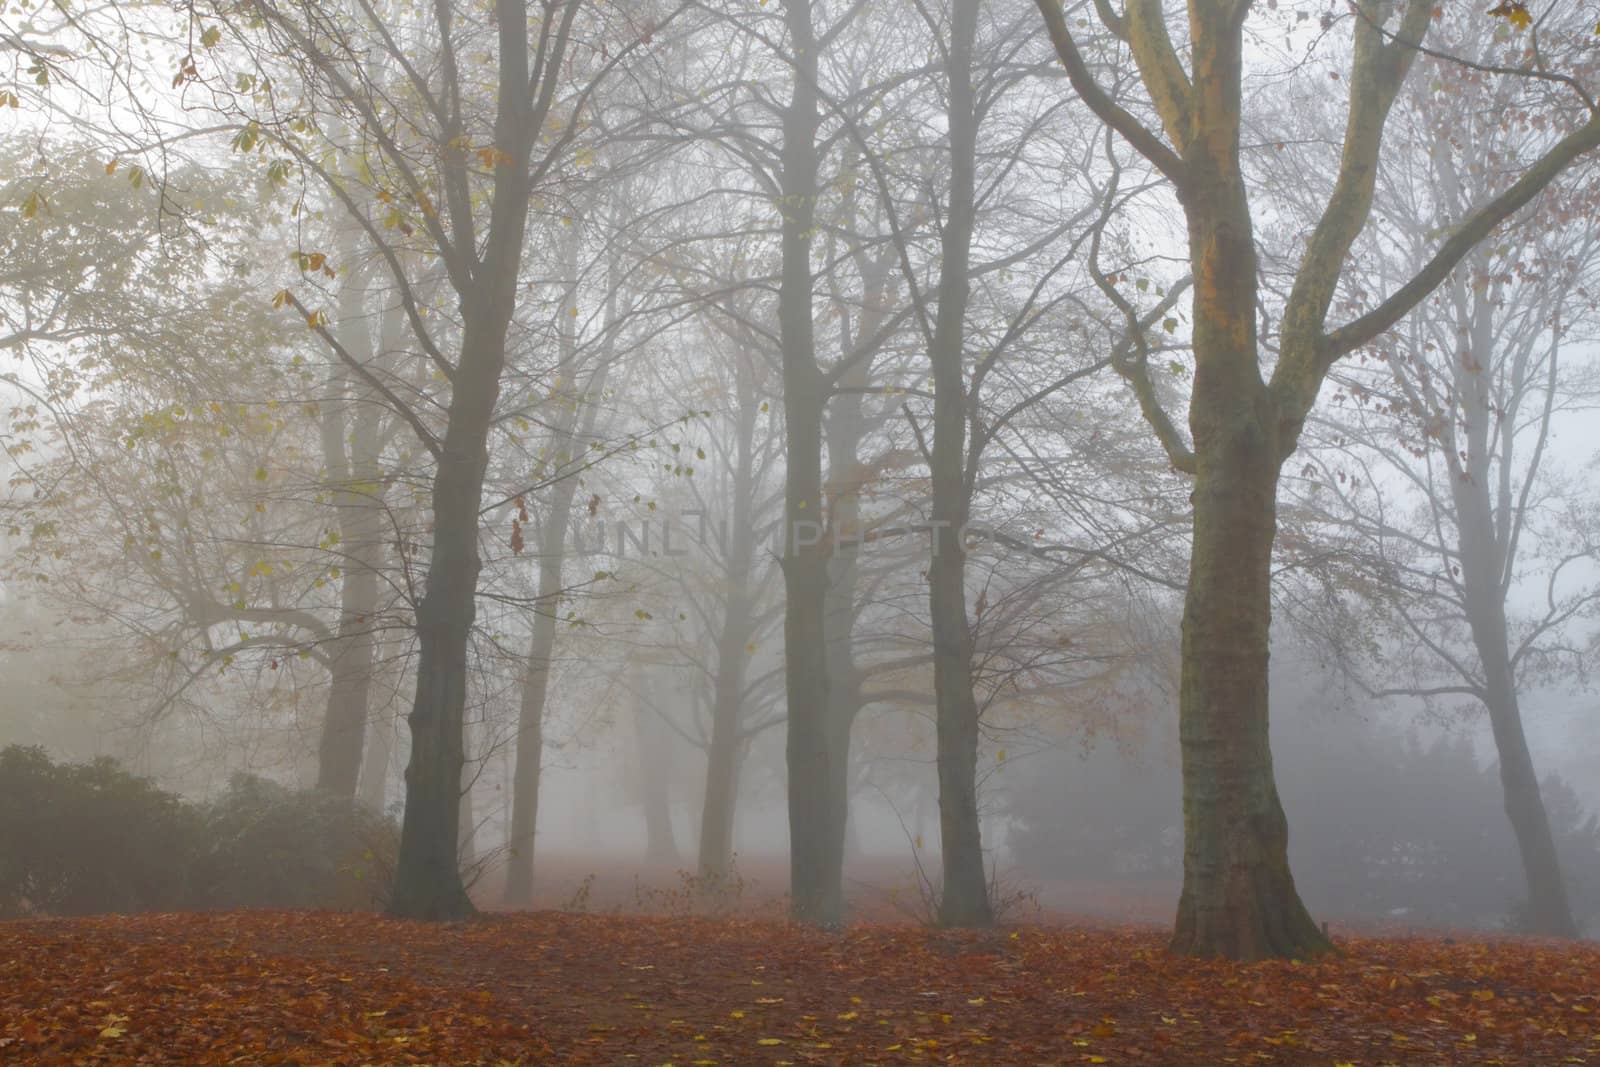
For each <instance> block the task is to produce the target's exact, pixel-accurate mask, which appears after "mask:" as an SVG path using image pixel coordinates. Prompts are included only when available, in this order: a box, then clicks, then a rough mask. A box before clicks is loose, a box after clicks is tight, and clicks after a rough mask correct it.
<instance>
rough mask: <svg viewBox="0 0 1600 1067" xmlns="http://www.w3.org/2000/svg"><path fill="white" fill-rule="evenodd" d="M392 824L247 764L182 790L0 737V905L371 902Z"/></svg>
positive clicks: (4, 910) (95, 907)
mask: <svg viewBox="0 0 1600 1067" xmlns="http://www.w3.org/2000/svg"><path fill="white" fill-rule="evenodd" d="M395 848H396V835H395V829H394V825H393V824H392V823H391V822H389V821H388V820H387V819H385V818H383V817H382V816H380V815H378V814H376V813H373V812H369V811H367V810H366V809H365V808H362V807H361V806H360V805H359V804H356V803H354V802H353V801H351V800H348V799H345V798H341V797H336V796H331V795H329V794H326V793H320V792H314V791H300V790H292V789H286V788H284V787H283V786H281V785H278V784H276V783H274V782H270V781H267V780H266V779H263V778H256V777H252V776H249V775H238V776H235V777H234V779H233V780H232V782H231V783H230V784H229V787H228V790H227V791H226V792H225V793H223V794H222V795H221V796H220V797H218V798H216V799H215V800H212V801H210V802H206V803H189V802H186V801H184V800H183V799H182V798H181V797H179V796H177V795H176V794H173V793H168V792H166V791H164V790H162V789H160V788H158V787H157V786H156V785H155V783H154V782H152V781H151V780H150V779H148V778H140V777H137V776H135V775H131V774H129V773H127V772H126V771H124V770H123V769H122V768H121V767H119V766H118V765H117V763H116V761H115V760H111V759H99V760H95V761H94V762H92V763H82V764H72V763H55V762H53V761H52V760H51V759H50V757H49V756H48V755H47V754H46V753H45V752H44V751H43V750H42V749H38V748H21V747H15V746H13V747H10V748H6V749H3V750H0V916H5V917H14V916H20V915H32V914H43V915H85V914H91V913H95V912H131V911H172V910H181V909H192V908H240V907H283V908H304V907H315V908H338V909H358V908H367V907H373V906H375V905H377V904H381V903H382V894H383V893H384V892H385V891H386V890H387V886H388V880H389V879H388V876H389V872H390V870H391V869H392V866H393V859H394V853H395Z"/></svg>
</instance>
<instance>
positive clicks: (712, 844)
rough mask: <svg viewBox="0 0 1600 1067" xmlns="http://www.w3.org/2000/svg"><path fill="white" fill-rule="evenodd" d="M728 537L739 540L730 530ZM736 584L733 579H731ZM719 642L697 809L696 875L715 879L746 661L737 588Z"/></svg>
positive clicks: (726, 833) (724, 846) (726, 829)
mask: <svg viewBox="0 0 1600 1067" xmlns="http://www.w3.org/2000/svg"><path fill="white" fill-rule="evenodd" d="M731 535H732V536H734V537H738V538H742V537H744V536H745V534H744V532H743V531H735V532H733V533H732V534H731ZM735 580H736V579H735ZM724 610H725V611H726V615H725V617H724V620H723V634H722V640H721V641H719V642H718V644H717V680H716V688H715V690H714V692H713V694H712V703H711V745H710V747H709V748H708V750H707V752H706V791H705V801H704V803H703V804H702V806H701V810H700V856H699V873H700V877H702V878H707V879H716V878H720V877H722V876H723V875H725V874H727V873H728V865H729V863H730V861H731V859H732V857H733V812H734V806H735V800H736V798H737V796H738V788H739V750H740V748H741V747H742V746H743V739H742V738H741V737H740V736H739V730H740V720H741V718H742V714H741V713H742V711H743V691H744V680H745V670H744V664H745V663H746V661H747V660H748V659H749V651H748V649H747V647H746V646H747V645H748V644H749V637H750V605H749V600H748V597H747V595H746V592H745V590H744V589H743V587H742V586H741V587H738V588H736V589H735V590H734V591H733V593H732V594H731V595H730V596H729V597H728V601H727V605H726V608H725V609H724Z"/></svg>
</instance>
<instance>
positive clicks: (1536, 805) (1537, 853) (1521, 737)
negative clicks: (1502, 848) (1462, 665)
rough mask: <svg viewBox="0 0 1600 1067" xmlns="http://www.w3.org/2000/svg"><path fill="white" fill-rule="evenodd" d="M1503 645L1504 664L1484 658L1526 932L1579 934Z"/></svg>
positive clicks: (1490, 711)
mask: <svg viewBox="0 0 1600 1067" xmlns="http://www.w3.org/2000/svg"><path fill="white" fill-rule="evenodd" d="M1502 622H1503V620H1502ZM1474 629H1476V627H1474ZM1499 647H1500V649H1501V650H1502V651H1501V656H1500V662H1498V663H1495V664H1494V665H1493V666H1492V667H1490V666H1489V663H1488V661H1487V660H1485V667H1486V668H1488V669H1487V670H1486V674H1487V675H1488V698H1489V699H1488V705H1489V723H1490V726H1491V728H1492V729H1493V731H1494V746H1495V751H1496V752H1497V753H1498V754H1499V756H1500V784H1501V787H1502V788H1503V789H1504V791H1505V805H1506V815H1507V817H1508V818H1510V820H1511V829H1512V830H1513V831H1514V832H1515V834H1516V838H1517V849H1518V851H1519V852H1520V854H1521V856H1522V871H1523V874H1524V875H1525V876H1526V878H1527V883H1528V921H1529V923H1530V924H1531V926H1530V928H1529V930H1528V931H1527V932H1528V933H1532V934H1540V935H1542V936H1545V937H1567V938H1573V937H1577V936H1578V924H1577V923H1576V922H1575V921H1574V920H1573V918H1572V905H1571V903H1570V901H1569V900H1568V898H1567V883H1566V879H1565V878H1564V877H1563V876H1562V873H1561V860H1560V857H1559V855H1558V853H1557V852H1556V844H1555V837H1554V835H1552V834H1551V832H1550V815H1549V813H1548V812H1547V811H1546V810H1545V806H1544V797H1543V796H1542V795H1541V794H1540V792H1539V776H1538V774H1537V773H1536V772H1535V771H1534V767H1533V755H1532V754H1531V753H1530V752H1529V751H1528V737H1527V734H1526V733H1525V732H1524V731H1523V728H1522V712H1521V709H1520V707H1519V706H1518V701H1517V693H1516V689H1515V687H1514V686H1513V685H1512V682H1511V669H1510V665H1509V664H1507V663H1506V662H1505V655H1504V651H1503V650H1504V648H1505V646H1504V644H1503V643H1502V644H1501V645H1500V646H1499Z"/></svg>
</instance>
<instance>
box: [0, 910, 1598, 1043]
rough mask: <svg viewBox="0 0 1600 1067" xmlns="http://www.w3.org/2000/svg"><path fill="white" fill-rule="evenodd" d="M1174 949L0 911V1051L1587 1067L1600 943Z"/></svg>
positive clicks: (572, 923)
mask: <svg viewBox="0 0 1600 1067" xmlns="http://www.w3.org/2000/svg"><path fill="white" fill-rule="evenodd" d="M1335 933H1336V939H1337V940H1338V942H1339V946H1340V948H1341V950H1342V953H1341V954H1340V955H1337V956H1333V957H1329V958H1324V959H1320V960H1317V961H1313V962H1306V963H1287V962H1285V963H1268V964H1257V965H1252V966H1238V965H1229V964H1222V963H1212V962H1196V961H1192V960H1180V959H1174V958H1172V957H1170V956H1168V955H1167V954H1166V953H1165V952H1164V950H1163V934H1162V932H1161V930H1159V929H1158V928H1154V927H1111V926H1106V927H1093V926H1083V925H1066V924H1048V923H1047V924H1031V923H1030V924H1027V925H1023V926H1019V927H1012V928H1002V929H1000V930H996V931H993V932H987V933H954V932H944V931H936V930H930V929H927V928H925V927H921V926H918V925H916V924H912V923H900V924H888V923H867V924H861V925H855V926H851V927H849V928H848V929H846V930H845V931H844V932H842V933H837V934H829V933H824V932H819V931H812V930H806V929H800V928H797V927H794V926H791V925H788V924H786V923H784V922H782V921H779V920H772V919H752V918H696V917H659V916H658V917H651V916H638V915H632V916H629V915H620V914H580V913H570V912H557V911H541V912H531V913H520V914H500V915H490V916H487V917H485V918H482V919H479V920H475V921H472V922H467V923H457V924H445V925H424V924H417V923H408V922H400V921H396V920H391V919H385V918H380V917H375V916H372V915H362V914H336V913H315V912H238V913H219V914H183V915H144V916H132V917H101V918H90V919H61V920H26V921H16V922H7V923H0V1063H6V1064H11V1063H119V1064H121V1063H185V1064H211V1063H252V1064H254V1063H277V1064H289V1063H293V1064H368V1063H373V1064H390V1063H395V1064H398V1063H434V1064H469V1063H489V1064H499V1063H510V1064H518V1063H541V1062H551V1063H561V1064H647V1065H652V1067H658V1065H661V1064H667V1063H670V1064H675V1065H677V1067H687V1065H691V1064H701V1065H709V1064H756V1065H761V1064H779V1063H793V1064H852V1065H854V1064H863V1065H865V1064H875V1063H879V1064H901V1063H937V1062H949V1063H961V1064H973V1063H979V1064H989V1063H993V1064H1079V1063H1091V1064H1131V1065H1168V1064H1170V1065H1174V1067H1178V1065H1184V1067H1187V1065H1202V1064H1205V1065H1209V1064H1216V1063H1239V1064H1305V1065H1318V1067H1334V1065H1342V1064H1355V1065H1361V1067H1376V1065H1380V1064H1401V1065H1407V1067H1409V1065H1414V1064H1453V1065H1462V1064H1508V1065H1517V1067H1533V1065H1545V1064H1551V1065H1554V1064H1567V1063H1586V1062H1587V1063H1596V1064H1600V946H1596V945H1581V946H1580V945H1561V944H1552V943H1542V942H1536V941H1517V940H1509V939H1502V940H1493V939H1490V940H1479V939H1471V940H1466V939H1459V938H1458V939H1453V940H1452V939H1447V938H1436V939H1422V938H1393V939H1370V938H1357V937H1338V936H1337V931H1335Z"/></svg>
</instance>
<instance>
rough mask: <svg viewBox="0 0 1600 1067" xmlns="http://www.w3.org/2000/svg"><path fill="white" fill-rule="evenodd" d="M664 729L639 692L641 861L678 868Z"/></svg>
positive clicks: (636, 713)
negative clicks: (643, 850)
mask: <svg viewBox="0 0 1600 1067" xmlns="http://www.w3.org/2000/svg"><path fill="white" fill-rule="evenodd" d="M665 734H666V729H665V728H664V727H663V726H662V724H661V721H660V720H659V719H658V718H657V717H656V713H655V712H654V711H652V710H650V709H649V708H648V707H647V706H646V704H645V701H644V698H643V695H642V691H641V695H640V696H639V697H638V698H636V700H635V704H634V737H635V740H636V741H637V745H638V753H639V779H638V781H639V805H640V807H641V808H642V809H643V810H644V834H645V861H646V862H647V863H649V864H650V865H652V866H659V867H673V868H676V867H678V866H679V865H680V864H681V863H682V861H683V858H682V856H681V855H680V854H679V852H678V841H677V837H676V835H675V834H674V833H673V829H672V766H671V751H672V749H671V747H670V746H671V743H672V742H671V740H670V739H669V738H668V737H666V736H665Z"/></svg>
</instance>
